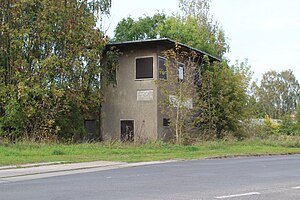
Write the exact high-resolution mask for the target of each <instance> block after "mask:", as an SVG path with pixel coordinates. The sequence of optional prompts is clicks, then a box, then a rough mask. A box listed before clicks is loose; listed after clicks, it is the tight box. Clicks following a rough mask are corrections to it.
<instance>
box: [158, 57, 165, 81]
mask: <svg viewBox="0 0 300 200" xmlns="http://www.w3.org/2000/svg"><path fill="white" fill-rule="evenodd" d="M165 62H166V59H164V58H162V57H158V73H159V74H158V78H160V79H167V67H166V64H165Z"/></svg>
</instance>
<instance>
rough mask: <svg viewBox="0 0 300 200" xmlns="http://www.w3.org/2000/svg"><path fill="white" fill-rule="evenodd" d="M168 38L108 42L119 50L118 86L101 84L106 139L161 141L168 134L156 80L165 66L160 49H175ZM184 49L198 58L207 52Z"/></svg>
mask: <svg viewBox="0 0 300 200" xmlns="http://www.w3.org/2000/svg"><path fill="white" fill-rule="evenodd" d="M175 44H176V42H175V41H173V40H170V39H151V40H139V41H128V42H117V43H111V44H109V45H108V47H115V48H117V49H118V50H119V51H120V52H121V55H120V57H119V67H118V69H117V71H116V80H117V85H116V86H112V85H103V88H102V91H103V93H104V102H103V105H102V114H101V135H102V138H103V139H104V140H106V139H120V140H122V141H138V140H142V141H144V140H160V139H165V138H167V137H169V135H168V133H169V129H168V119H166V118H165V116H163V115H162V114H161V112H160V108H159V101H160V99H159V98H160V97H159V91H158V87H157V85H156V83H155V80H157V79H158V78H160V76H162V75H161V74H160V73H159V70H160V68H161V69H162V68H164V66H163V65H164V60H163V57H162V52H163V51H165V50H168V49H174V48H175ZM179 46H180V47H181V49H182V50H184V51H195V52H196V53H197V54H198V55H199V57H203V56H204V55H207V56H208V57H209V58H210V59H211V60H213V61H218V60H219V59H218V58H216V57H213V56H211V55H209V54H207V53H205V52H203V51H201V50H198V49H195V48H192V47H190V46H187V45H184V44H179Z"/></svg>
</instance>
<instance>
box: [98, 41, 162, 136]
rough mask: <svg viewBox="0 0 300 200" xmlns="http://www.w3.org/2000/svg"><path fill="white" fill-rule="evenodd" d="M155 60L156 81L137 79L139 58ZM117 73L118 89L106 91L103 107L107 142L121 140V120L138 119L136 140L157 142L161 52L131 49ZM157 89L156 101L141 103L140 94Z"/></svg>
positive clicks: (153, 49) (122, 58)
mask: <svg viewBox="0 0 300 200" xmlns="http://www.w3.org/2000/svg"><path fill="white" fill-rule="evenodd" d="M149 56H152V57H153V78H151V79H143V80H136V79H135V60H136V58H137V57H149ZM119 64H120V66H119V69H118V70H117V86H116V87H112V86H107V87H105V88H103V92H104V103H103V106H102V116H101V117H102V118H101V120H102V122H101V124H102V136H103V139H120V134H121V120H134V140H135V141H139V140H148V139H150V140H156V139H157V116H158V114H157V112H158V109H157V107H158V106H157V87H156V85H155V80H156V79H157V76H158V71H157V70H158V69H157V49H156V47H152V48H149V47H147V48H144V49H141V48H140V47H139V49H137V48H130V49H126V50H123V54H122V55H121V56H120V60H119ZM143 90H153V99H152V100H148V101H138V100H137V91H143Z"/></svg>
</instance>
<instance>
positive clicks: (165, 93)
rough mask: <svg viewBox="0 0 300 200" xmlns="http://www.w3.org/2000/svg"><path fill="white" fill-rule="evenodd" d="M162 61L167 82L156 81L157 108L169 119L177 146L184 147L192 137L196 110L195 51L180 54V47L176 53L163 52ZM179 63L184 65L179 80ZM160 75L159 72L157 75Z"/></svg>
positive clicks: (177, 47)
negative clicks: (158, 93) (158, 104)
mask: <svg viewBox="0 0 300 200" xmlns="http://www.w3.org/2000/svg"><path fill="white" fill-rule="evenodd" d="M163 56H164V58H165V66H166V72H165V73H166V74H167V80H165V79H159V80H158V81H157V85H158V88H159V92H160V94H161V101H160V108H161V112H162V114H163V115H167V117H168V118H169V119H170V127H171V129H172V131H173V132H174V135H175V141H176V143H177V144H183V143H185V142H186V140H188V139H189V137H190V136H191V132H192V129H193V124H192V120H193V116H194V113H195V108H194V107H193V101H194V99H195V88H196V85H195V84H194V75H195V71H196V66H197V63H195V62H194V60H195V59H196V58H197V54H196V53H195V52H190V53H187V52H182V51H180V46H178V45H177V46H176V48H175V50H173V49H171V50H167V51H164V52H163ZM179 63H181V64H183V65H184V69H183V71H184V78H183V80H180V79H179V75H178V73H179ZM160 73H162V72H160Z"/></svg>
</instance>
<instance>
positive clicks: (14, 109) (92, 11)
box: [0, 0, 111, 141]
mask: <svg viewBox="0 0 300 200" xmlns="http://www.w3.org/2000/svg"><path fill="white" fill-rule="evenodd" d="M110 5H111V1H110V0H101V1H98V0H92V1H79V0H54V1H48V0H42V1H37V0H24V1H1V2H0V19H1V32H0V40H1V41H4V42H1V46H0V72H1V73H0V74H1V75H0V98H1V101H0V102H1V103H0V132H1V134H2V135H9V136H10V137H12V138H19V137H25V138H29V139H32V140H34V141H43V140H57V138H58V137H60V136H63V137H65V135H64V133H63V132H62V130H69V129H68V128H69V127H72V128H73V129H72V131H73V133H74V132H82V130H83V122H81V123H74V124H76V125H75V127H73V121H75V122H77V121H79V120H82V119H84V118H85V117H86V116H87V115H90V114H93V113H94V114H97V113H99V108H100V103H101V95H100V73H101V72H102V69H103V68H102V66H101V64H102V63H101V62H100V61H101V58H102V52H103V50H104V47H105V44H106V42H107V41H106V40H105V39H103V38H104V37H103V33H102V31H101V30H100V29H99V28H97V27H96V22H97V16H98V14H99V13H98V12H99V11H100V12H101V13H100V15H102V14H107V13H108V12H109V8H110ZM2 30H3V31H2ZM74 110H76V112H74ZM71 124H72V125H71ZM68 137H69V136H68ZM70 137H73V136H70Z"/></svg>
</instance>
